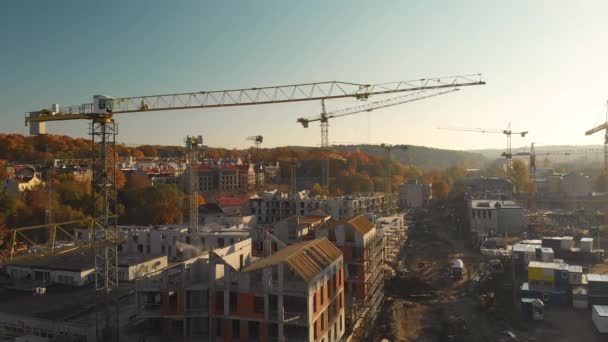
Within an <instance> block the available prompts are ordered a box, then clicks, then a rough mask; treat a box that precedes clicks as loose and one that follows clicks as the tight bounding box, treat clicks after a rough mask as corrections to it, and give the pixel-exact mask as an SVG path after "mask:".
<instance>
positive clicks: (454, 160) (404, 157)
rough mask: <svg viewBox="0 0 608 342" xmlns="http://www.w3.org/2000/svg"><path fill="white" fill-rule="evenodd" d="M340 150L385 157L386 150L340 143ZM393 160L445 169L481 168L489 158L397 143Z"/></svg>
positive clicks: (375, 146) (469, 153) (377, 147)
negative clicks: (455, 167) (456, 167)
mask: <svg viewBox="0 0 608 342" xmlns="http://www.w3.org/2000/svg"><path fill="white" fill-rule="evenodd" d="M332 148H333V149H335V150H339V151H350V152H353V151H361V152H364V153H367V154H369V155H373V156H377V157H384V156H385V150H384V149H383V148H382V147H380V146H378V145H339V146H333V147H332ZM392 155H393V160H394V161H396V162H399V163H401V164H406V165H416V166H418V167H421V168H423V169H445V168H448V167H450V166H465V167H470V168H481V167H483V166H484V164H485V162H486V161H487V159H486V158H485V157H484V156H483V155H482V154H480V153H475V152H469V151H455V150H443V149H438V148H430V147H424V146H407V148H405V146H404V145H396V146H395V147H394V148H393V150H392Z"/></svg>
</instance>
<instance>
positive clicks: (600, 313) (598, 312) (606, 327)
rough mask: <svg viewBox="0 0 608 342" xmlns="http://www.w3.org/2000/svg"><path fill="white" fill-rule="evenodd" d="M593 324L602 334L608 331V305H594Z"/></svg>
mask: <svg viewBox="0 0 608 342" xmlns="http://www.w3.org/2000/svg"><path fill="white" fill-rule="evenodd" d="M591 319H592V320H593V324H595V328H596V329H597V331H598V332H599V333H600V334H607V333H608V306H607V305H594V306H593V313H592V315H591Z"/></svg>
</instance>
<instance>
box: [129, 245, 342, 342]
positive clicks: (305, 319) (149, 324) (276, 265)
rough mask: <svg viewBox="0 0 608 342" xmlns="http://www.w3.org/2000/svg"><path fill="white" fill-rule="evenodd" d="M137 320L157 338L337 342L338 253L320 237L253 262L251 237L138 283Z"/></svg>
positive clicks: (339, 318) (339, 311) (339, 322)
mask: <svg viewBox="0 0 608 342" xmlns="http://www.w3.org/2000/svg"><path fill="white" fill-rule="evenodd" d="M136 297H137V307H138V315H137V317H138V319H140V320H142V322H143V323H142V324H143V327H144V328H145V329H151V331H155V332H157V333H159V334H160V335H161V336H162V338H163V339H165V340H167V339H180V338H184V339H186V338H198V339H201V340H205V341H323V342H330V341H331V342H335V341H339V340H340V339H341V338H342V336H343V335H344V332H345V313H344V306H345V298H344V272H343V259H342V254H341V252H340V250H339V249H338V248H336V247H335V246H334V245H333V244H332V243H330V242H329V241H328V240H327V239H316V240H311V241H304V242H300V243H296V244H293V245H291V246H287V247H285V248H283V249H280V250H279V251H277V252H275V253H273V254H271V255H269V256H267V257H265V258H262V259H260V260H254V258H253V257H252V256H251V240H249V239H248V240H244V241H241V242H238V243H236V244H234V245H232V246H228V247H225V248H221V249H214V250H212V251H210V252H208V253H206V254H205V255H201V256H198V257H196V258H194V259H192V260H190V261H188V262H184V263H180V264H179V265H176V266H173V267H170V268H167V269H166V270H163V271H161V272H158V274H157V276H155V277H154V276H153V277H148V278H146V279H141V280H140V281H139V282H138V284H137V296H136Z"/></svg>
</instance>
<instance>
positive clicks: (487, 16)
mask: <svg viewBox="0 0 608 342" xmlns="http://www.w3.org/2000/svg"><path fill="white" fill-rule="evenodd" d="M1 7H2V8H1V9H0V42H1V43H2V48H1V50H0V105H1V106H0V132H3V133H9V132H11V133H26V132H27V131H26V128H25V127H24V124H23V115H24V114H23V113H24V112H26V111H31V110H37V109H40V108H43V107H48V106H50V104H51V103H55V102H57V103H60V104H61V105H74V104H80V103H87V102H91V100H92V95H93V94H106V95H110V96H117V97H126V96H137V95H151V94H162V93H173V92H187V91H198V90H221V89H227V88H238V87H255V86H270V85H281V84H291V83H300V82H311V81H325V80H340V81H352V82H362V83H377V82H389V81H398V80H408V79H418V78H421V77H431V76H434V77H436V76H449V75H458V74H469V73H483V74H484V75H485V79H486V81H487V85H486V86H483V87H471V88H466V89H463V90H462V91H460V92H457V93H455V94H449V95H444V96H441V97H437V98H433V99H429V100H423V101H421V102H417V103H412V104H406V105H403V106H401V107H394V108H391V109H386V110H382V111H377V112H373V113H370V114H361V115H357V116H351V117H347V118H341V119H336V120H334V121H333V122H330V131H329V132H330V141H346V142H370V143H380V142H387V143H403V144H414V145H426V146H433V147H441V148H454V149H474V148H489V147H496V148H501V147H503V146H504V137H503V136H501V135H482V134H476V133H461V132H451V131H442V130H437V129H436V127H437V126H461V127H484V128H503V127H505V126H506V125H507V123H508V122H511V123H512V127H513V129H514V130H519V129H524V130H529V131H530V132H531V135H530V138H526V139H525V140H522V139H515V138H514V145H516V146H518V145H527V144H529V142H530V141H535V142H537V144H596V143H601V142H602V140H603V139H602V137H601V136H593V137H585V136H584V132H585V131H586V130H587V129H589V128H591V127H593V126H594V125H596V124H598V123H600V121H601V118H602V116H603V114H602V113H603V110H604V109H603V108H604V103H605V100H606V98H607V97H608V62H607V60H608V59H607V58H608V48H607V45H606V41H608V25H607V24H606V22H605V15H606V13H608V2H606V1H580V2H579V1H529V0H526V1H481V0H480V1H451V0H446V1H352V0H349V1H347V0H344V1H270V0H268V1H238V2H237V1H215V2H211V1H194V0H193V1H152V0H142V1H77V0H74V1H62V0H55V1H43V0H41V1H27V0H20V1H17V0H5V1H3V2H2V6H1ZM354 104H356V103H355V102H353V101H347V100H344V101H339V102H332V103H330V104H329V107H330V109H332V108H338V107H341V106H349V105H354ZM319 107H320V105H319V103H303V104H284V105H274V106H273V105H271V106H258V107H240V108H228V109H208V110H191V111H173V112H164V113H140V114H125V115H122V116H117V121H118V122H119V125H120V135H119V137H118V140H119V141H122V142H126V143H133V144H137V143H158V144H173V145H176V144H181V143H182V141H183V137H184V136H185V135H189V134H203V135H204V136H205V142H206V144H208V145H211V146H226V147H245V146H248V145H249V144H250V142H248V141H246V140H245V137H247V136H250V135H256V134H261V135H263V136H264V137H265V141H264V146H281V145H309V146H314V145H318V144H319V142H320V138H319V136H320V130H319V128H318V125H317V124H313V125H311V127H310V128H308V129H304V128H302V127H301V126H299V125H298V124H296V122H295V121H296V118H298V117H300V116H303V115H306V116H308V115H312V114H315V113H318V112H319V109H320V108H319ZM48 131H49V132H50V133H55V134H66V135H71V136H86V132H87V123H85V122H70V123H54V124H53V123H51V124H49V126H48ZM600 135H601V134H600ZM0 148H1V147H0Z"/></svg>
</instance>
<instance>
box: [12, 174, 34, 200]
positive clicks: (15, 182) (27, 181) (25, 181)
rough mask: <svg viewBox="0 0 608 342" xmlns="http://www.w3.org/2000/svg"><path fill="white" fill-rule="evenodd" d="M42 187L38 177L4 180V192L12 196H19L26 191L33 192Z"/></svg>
mask: <svg viewBox="0 0 608 342" xmlns="http://www.w3.org/2000/svg"><path fill="white" fill-rule="evenodd" d="M41 185H42V180H40V178H38V176H37V175H34V176H32V177H13V178H8V179H5V180H4V191H6V193H7V194H9V195H11V196H18V195H19V194H20V193H23V192H25V191H32V190H34V189H36V188H37V187H39V186H41Z"/></svg>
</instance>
